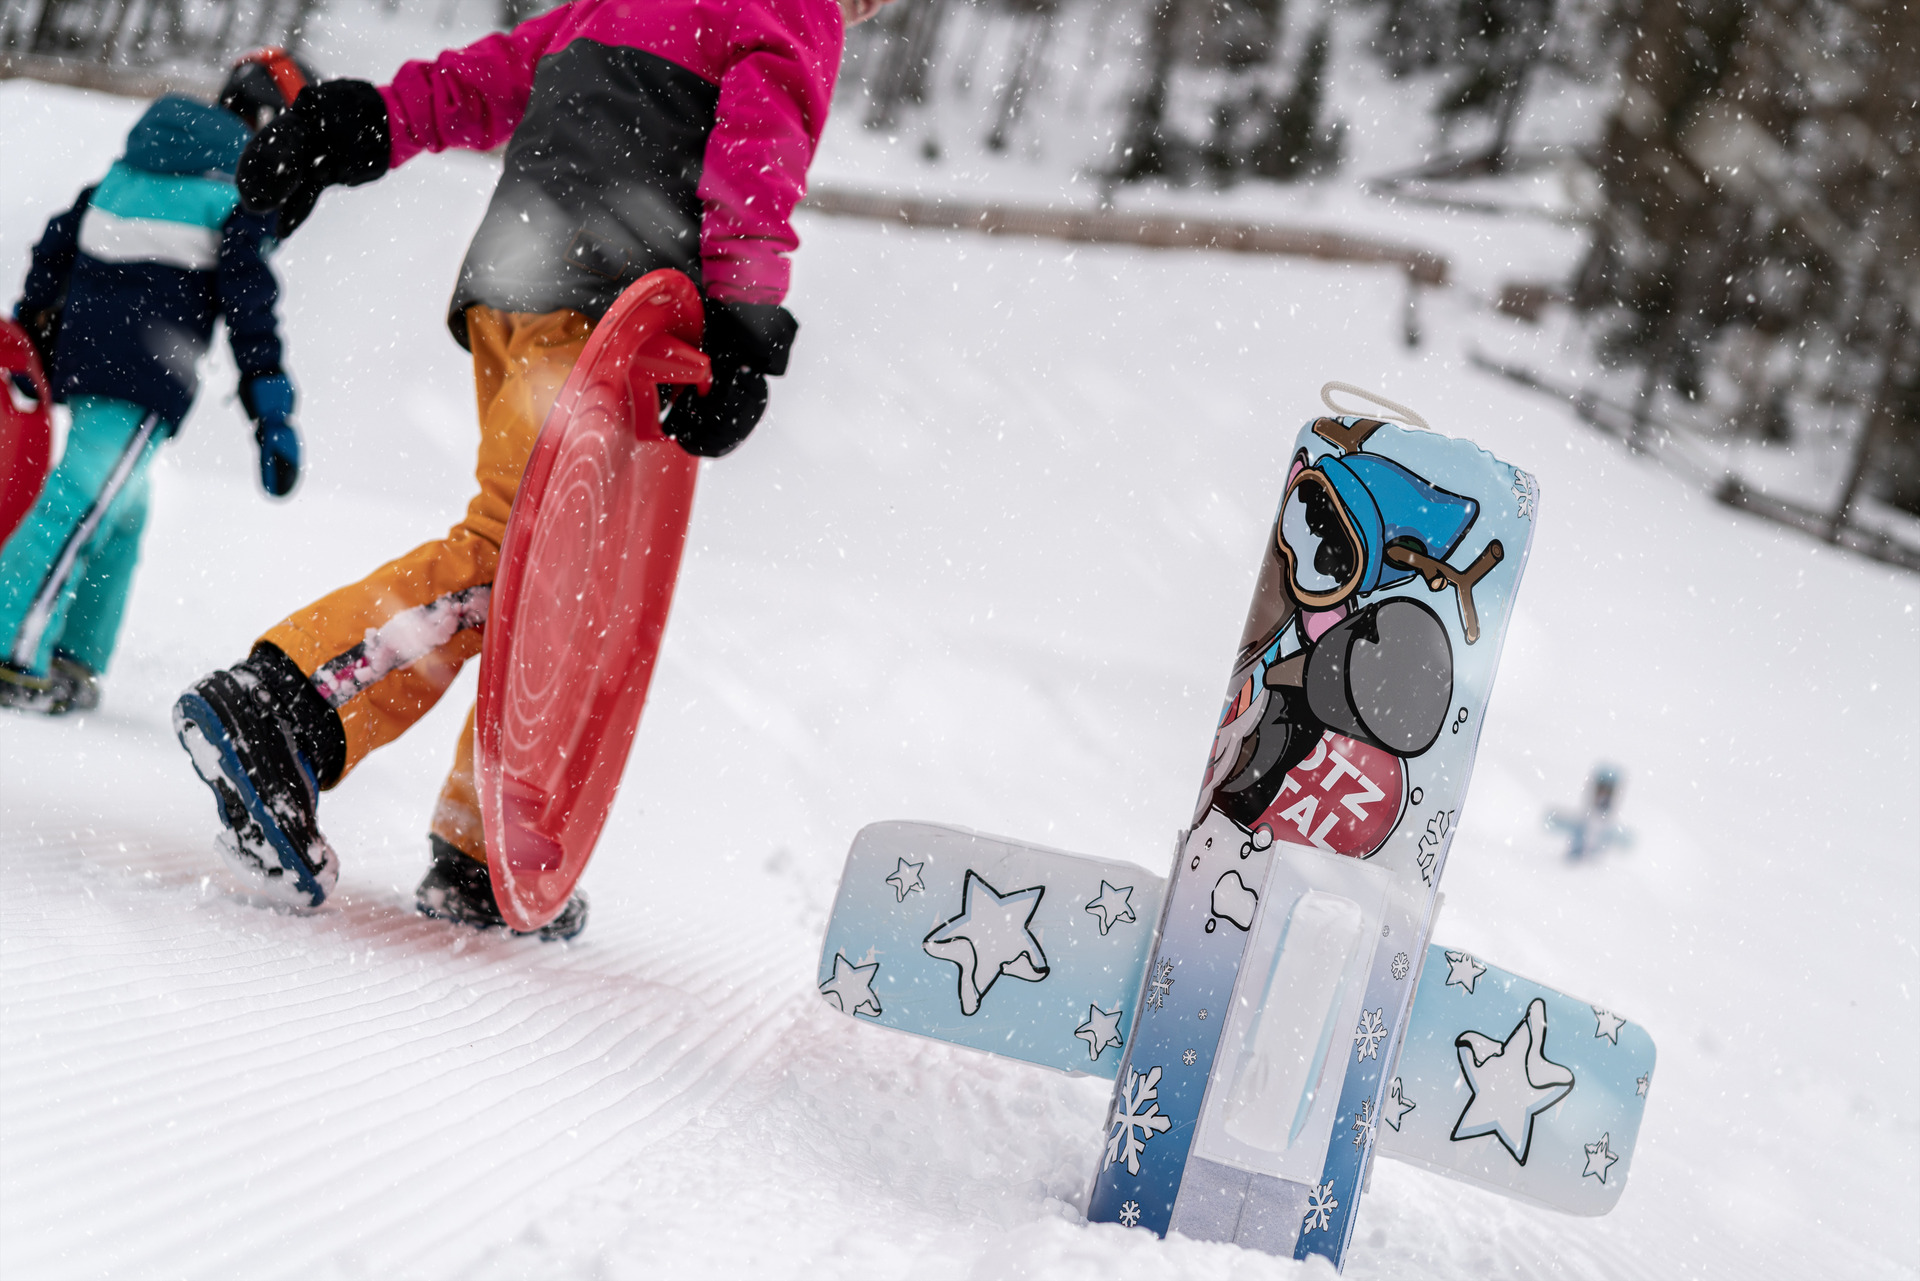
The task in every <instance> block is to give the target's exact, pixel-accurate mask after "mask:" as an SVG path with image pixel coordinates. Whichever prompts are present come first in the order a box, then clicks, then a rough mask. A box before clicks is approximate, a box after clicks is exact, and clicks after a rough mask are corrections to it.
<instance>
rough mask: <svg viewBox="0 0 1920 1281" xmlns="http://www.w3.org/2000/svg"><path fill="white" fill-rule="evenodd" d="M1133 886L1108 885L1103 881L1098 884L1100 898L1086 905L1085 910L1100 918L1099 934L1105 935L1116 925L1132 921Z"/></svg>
mask: <svg viewBox="0 0 1920 1281" xmlns="http://www.w3.org/2000/svg"><path fill="white" fill-rule="evenodd" d="M1132 899H1133V886H1131V885H1109V884H1107V883H1106V881H1105V880H1104V879H1103V880H1102V881H1101V882H1100V897H1099V898H1097V899H1095V900H1093V902H1091V903H1089V904H1087V910H1088V911H1089V912H1092V913H1093V914H1094V915H1095V916H1097V917H1099V918H1100V932H1101V933H1102V934H1105V933H1106V932H1107V931H1108V930H1110V929H1112V928H1113V927H1114V926H1115V925H1116V924H1125V923H1127V922H1129V921H1131V920H1133V919H1134V916H1133V902H1132Z"/></svg>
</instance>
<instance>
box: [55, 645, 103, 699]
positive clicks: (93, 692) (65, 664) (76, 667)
mask: <svg viewBox="0 0 1920 1281" xmlns="http://www.w3.org/2000/svg"><path fill="white" fill-rule="evenodd" d="M53 679H54V681H55V682H56V683H57V684H59V685H60V687H61V689H60V708H59V714H60V715H65V714H66V713H68V712H90V711H92V710H93V709H94V708H96V707H98V706H100V676H99V674H98V673H97V672H95V671H94V670H93V669H92V668H91V667H88V666H87V665H86V664H85V663H83V662H81V661H80V660H79V659H76V658H73V657H71V656H69V655H67V654H62V653H60V652H59V651H57V650H56V651H55V652H54V655H53Z"/></svg>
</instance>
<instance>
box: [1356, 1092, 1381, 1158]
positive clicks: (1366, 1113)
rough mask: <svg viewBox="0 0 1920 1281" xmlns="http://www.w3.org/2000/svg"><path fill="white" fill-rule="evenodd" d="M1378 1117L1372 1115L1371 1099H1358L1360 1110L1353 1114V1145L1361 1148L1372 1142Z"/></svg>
mask: <svg viewBox="0 0 1920 1281" xmlns="http://www.w3.org/2000/svg"><path fill="white" fill-rule="evenodd" d="M1377 1125H1378V1119H1377V1118H1376V1117H1375V1116H1374V1115H1373V1100H1372V1099H1362V1100H1360V1110H1359V1111H1358V1112H1356V1113H1354V1116H1353V1146H1355V1147H1356V1148H1363V1147H1365V1146H1366V1145H1367V1144H1369V1143H1371V1142H1373V1132H1374V1129H1375V1128H1376V1127H1377Z"/></svg>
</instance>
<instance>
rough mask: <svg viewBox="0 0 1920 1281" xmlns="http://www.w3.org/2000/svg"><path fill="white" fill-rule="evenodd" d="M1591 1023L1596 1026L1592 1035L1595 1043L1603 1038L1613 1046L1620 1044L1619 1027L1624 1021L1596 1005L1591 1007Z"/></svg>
mask: <svg viewBox="0 0 1920 1281" xmlns="http://www.w3.org/2000/svg"><path fill="white" fill-rule="evenodd" d="M1593 1021H1594V1022H1595V1023H1596V1024H1598V1026H1597V1027H1596V1028H1595V1029H1594V1033H1593V1037H1594V1039H1595V1040H1596V1041H1597V1040H1599V1039H1600V1038H1601V1037H1603V1036H1604V1037H1606V1038H1607V1039H1608V1040H1609V1041H1612V1042H1613V1043H1614V1044H1615V1045H1618V1044H1620V1025H1621V1024H1623V1023H1625V1022H1626V1020H1625V1019H1623V1018H1621V1017H1620V1016H1619V1015H1618V1014H1612V1013H1609V1012H1608V1011H1606V1010H1603V1009H1601V1008H1600V1007H1599V1006H1597V1005H1596V1006H1594V1007H1593Z"/></svg>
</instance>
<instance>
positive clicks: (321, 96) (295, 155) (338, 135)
mask: <svg viewBox="0 0 1920 1281" xmlns="http://www.w3.org/2000/svg"><path fill="white" fill-rule="evenodd" d="M392 152H393V134H392V132H391V131H390V130H389V129H388V127H387V103H386V99H384V98H382V97H381V96H380V91H379V90H378V89H376V88H374V87H373V86H372V85H370V84H368V83H367V82H366V81H364V80H329V81H326V82H325V83H324V84H317V85H309V86H308V87H307V88H306V89H305V90H303V91H302V92H301V94H300V96H299V97H298V98H296V99H295V100H294V103H293V106H291V107H290V108H288V109H287V110H286V111H283V112H281V113H280V115H279V116H277V117H275V119H274V121H273V123H272V124H270V125H268V126H267V127H266V128H265V129H262V130H261V131H260V132H259V133H257V134H255V135H254V138H253V141H252V142H250V143H248V144H247V149H246V151H245V152H244V153H242V155H241V157H240V164H239V166H238V168H237V169H236V170H235V172H234V182H235V184H236V185H237V186H238V187H239V188H240V199H241V201H242V202H243V203H244V204H245V205H246V207H247V208H248V209H250V210H252V211H253V212H254V213H267V212H269V211H271V210H275V209H277V210H279V211H280V222H279V227H278V232H279V235H280V236H281V238H282V239H284V238H286V237H287V236H290V235H292V234H293V231H294V228H296V227H298V226H299V225H300V224H301V223H303V222H305V221H306V220H307V215H308V214H310V213H312V212H313V206H314V202H315V201H317V200H319V199H320V193H321V192H322V191H324V190H325V189H326V188H328V187H330V186H334V185H336V184H338V185H344V186H349V187H357V186H359V185H360V184H361V183H363V182H372V181H373V180H374V179H375V178H378V177H380V176H381V175H382V174H384V173H386V171H387V168H388V161H389V159H390V158H391V156H392Z"/></svg>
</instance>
